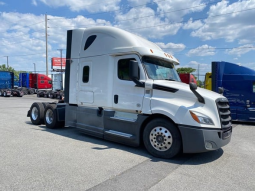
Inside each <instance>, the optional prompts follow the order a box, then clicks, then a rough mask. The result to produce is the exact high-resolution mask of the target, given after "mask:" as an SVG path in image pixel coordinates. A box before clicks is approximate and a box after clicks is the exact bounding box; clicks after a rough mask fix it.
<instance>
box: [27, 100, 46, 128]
mask: <svg viewBox="0 0 255 191" xmlns="http://www.w3.org/2000/svg"><path fill="white" fill-rule="evenodd" d="M43 116H44V106H43V104H42V103H39V102H35V103H33V104H32V106H31V107H30V120H31V122H32V123H33V124H34V125H41V124H42V123H43Z"/></svg>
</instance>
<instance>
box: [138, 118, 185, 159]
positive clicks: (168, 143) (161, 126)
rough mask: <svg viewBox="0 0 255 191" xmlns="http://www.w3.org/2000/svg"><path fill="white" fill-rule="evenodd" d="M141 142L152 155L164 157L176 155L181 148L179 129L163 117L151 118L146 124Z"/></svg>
mask: <svg viewBox="0 0 255 191" xmlns="http://www.w3.org/2000/svg"><path fill="white" fill-rule="evenodd" d="M143 143H144V146H145V148H146V149H147V151H148V152H149V153H150V154H151V155H152V156H154V157H159V158H165V159H169V158H173V157H174V156H176V155H178V154H179V153H180V152H181V148H182V141H181V135H180V132H179V130H178V129H177V127H176V126H175V125H174V124H173V123H172V122H170V121H169V120H167V119H164V118H159V119H153V120H151V121H150V122H149V123H148V124H147V125H146V127H145V129H144V131H143Z"/></svg>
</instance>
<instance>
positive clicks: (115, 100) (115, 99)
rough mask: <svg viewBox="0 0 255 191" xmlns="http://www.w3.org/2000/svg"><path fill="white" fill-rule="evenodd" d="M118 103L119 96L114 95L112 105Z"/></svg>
mask: <svg viewBox="0 0 255 191" xmlns="http://www.w3.org/2000/svg"><path fill="white" fill-rule="evenodd" d="M118 101H119V96H118V95H114V103H115V104H117V103H118Z"/></svg>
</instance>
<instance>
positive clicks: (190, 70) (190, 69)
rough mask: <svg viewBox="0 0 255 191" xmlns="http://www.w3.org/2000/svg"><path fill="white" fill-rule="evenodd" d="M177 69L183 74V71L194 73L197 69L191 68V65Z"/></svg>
mask: <svg viewBox="0 0 255 191" xmlns="http://www.w3.org/2000/svg"><path fill="white" fill-rule="evenodd" d="M176 71H177V72H178V74H182V73H187V74H190V73H192V72H195V71H196V69H194V68H190V67H188V68H177V70H176Z"/></svg>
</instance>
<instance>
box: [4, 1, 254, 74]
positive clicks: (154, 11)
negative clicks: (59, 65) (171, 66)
mask: <svg viewBox="0 0 255 191" xmlns="http://www.w3.org/2000/svg"><path fill="white" fill-rule="evenodd" d="M45 14H47V15H48V19H49V20H48V27H49V28H48V35H49V36H48V54H49V55H48V63H49V68H50V58H51V57H59V56H60V52H59V50H58V49H64V50H63V56H65V48H66V47H65V46H66V31H67V30H69V29H74V28H87V27H92V26H100V25H107V26H114V27H118V28H122V29H124V30H128V31H130V32H132V33H135V34H137V35H139V36H142V37H144V38H147V39H148V40H150V41H153V42H155V43H157V44H158V45H159V46H160V47H161V48H162V49H163V50H164V51H165V52H168V53H171V54H173V55H174V56H175V57H176V58H177V59H179V61H180V67H193V68H198V66H199V68H200V71H199V72H200V74H201V75H203V74H205V73H206V72H209V71H210V70H211V62H212V61H228V62H233V63H237V64H241V65H243V66H246V67H249V68H252V69H255V60H254V55H255V46H254V45H255V32H254V31H255V21H254V18H255V0H229V1H224V0H223V1H219V0H108V1H103V0H90V1H85V0H23V1H18V0H0V45H1V48H0V64H5V63H6V62H7V57H6V56H8V61H9V65H10V66H12V67H14V68H15V69H16V70H25V71H33V70H34V65H33V63H36V69H37V71H40V72H41V73H45V71H46V66H45V62H46V61H45V60H46V58H45V20H44V19H45ZM200 78H202V79H203V77H202V76H201V77H200Z"/></svg>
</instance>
